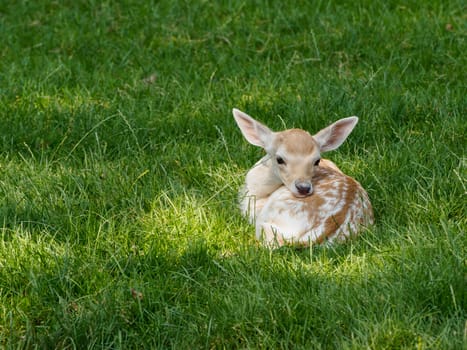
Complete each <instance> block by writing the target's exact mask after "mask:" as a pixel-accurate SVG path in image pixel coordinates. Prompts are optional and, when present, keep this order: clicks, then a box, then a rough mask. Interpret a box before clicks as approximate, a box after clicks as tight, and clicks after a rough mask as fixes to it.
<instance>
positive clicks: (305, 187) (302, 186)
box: [295, 182, 311, 196]
mask: <svg viewBox="0 0 467 350" xmlns="http://www.w3.org/2000/svg"><path fill="white" fill-rule="evenodd" d="M295 188H296V189H297V191H298V193H300V194H301V195H304V196H306V195H308V194H310V193H311V184H310V183H308V182H296V183H295Z"/></svg>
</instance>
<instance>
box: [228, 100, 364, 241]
mask: <svg viewBox="0 0 467 350" xmlns="http://www.w3.org/2000/svg"><path fill="white" fill-rule="evenodd" d="M233 115H234V118H235V121H236V122H237V125H238V127H239V128H240V130H241V131H242V134H243V136H244V137H245V138H246V139H247V141H248V142H250V143H251V144H253V145H255V146H259V147H262V148H263V149H264V150H265V151H266V153H267V155H266V156H265V157H263V158H262V159H261V160H259V161H258V162H257V163H256V164H255V165H254V166H253V168H251V169H250V171H249V172H248V173H247V175H246V183H245V185H244V186H243V188H242V190H241V191H240V209H241V211H242V213H243V215H245V216H247V217H248V218H249V219H250V221H251V222H256V238H257V239H259V240H263V241H264V243H265V244H266V245H268V246H282V245H284V244H299V245H308V244H310V243H323V242H329V243H331V242H334V241H341V240H344V239H345V238H346V237H348V236H350V235H352V234H357V233H358V231H359V229H360V228H361V226H362V225H363V226H365V225H369V224H372V223H373V210H372V207H371V203H370V200H369V198H368V195H367V193H366V192H365V190H364V189H363V188H362V186H361V185H360V184H359V183H358V182H357V181H355V180H354V179H352V178H351V177H349V176H347V175H345V174H344V173H343V172H342V171H340V170H339V168H338V167H337V166H336V165H335V164H334V163H333V162H331V161H330V160H327V159H321V153H323V152H327V151H332V150H334V149H336V148H338V147H339V146H340V145H341V144H342V143H343V142H344V141H345V139H346V138H347V136H348V135H349V134H350V133H351V132H352V130H353V128H354V127H355V125H356V124H357V122H358V118H357V117H349V118H344V119H341V120H338V121H337V122H335V123H334V124H331V125H329V126H328V127H326V128H324V129H323V130H321V131H319V132H318V133H317V134H315V135H313V136H311V135H310V134H309V133H308V132H306V131H304V130H301V129H290V130H285V131H281V132H273V131H271V130H270V129H269V128H268V127H266V126H265V125H263V124H261V123H259V122H258V121H256V120H254V119H253V118H251V117H250V116H249V115H247V114H245V113H243V112H241V111H239V110H238V109H234V110H233Z"/></svg>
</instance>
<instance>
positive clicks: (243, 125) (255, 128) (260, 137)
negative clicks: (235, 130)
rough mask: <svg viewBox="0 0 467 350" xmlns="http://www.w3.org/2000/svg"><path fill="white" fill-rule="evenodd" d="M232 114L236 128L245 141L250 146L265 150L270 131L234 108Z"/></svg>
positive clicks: (268, 141)
mask: <svg viewBox="0 0 467 350" xmlns="http://www.w3.org/2000/svg"><path fill="white" fill-rule="evenodd" d="M232 112H233V116H234V118H235V121H236V122H237V125H238V127H239V128H240V130H241V132H242V134H243V136H244V137H245V138H246V139H247V141H248V142H249V143H251V144H252V145H255V146H259V147H262V148H266V147H267V146H268V144H269V143H270V140H271V136H272V131H271V130H270V129H269V128H268V127H267V126H265V125H263V124H261V123H260V122H258V121H256V120H254V119H253V118H252V117H250V116H249V115H248V114H246V113H243V112H242V111H240V110H238V109H236V108H234V109H233V111H232Z"/></svg>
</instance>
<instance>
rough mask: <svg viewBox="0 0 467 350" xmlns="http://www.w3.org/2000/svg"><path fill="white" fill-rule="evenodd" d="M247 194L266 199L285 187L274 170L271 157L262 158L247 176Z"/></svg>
mask: <svg viewBox="0 0 467 350" xmlns="http://www.w3.org/2000/svg"><path fill="white" fill-rule="evenodd" d="M245 185H246V186H245V187H246V192H247V194H248V195H251V196H255V197H256V198H258V199H261V198H266V197H269V196H270V195H271V193H273V192H274V191H275V190H277V189H278V188H279V187H281V186H282V185H283V183H282V181H281V180H280V179H279V178H278V176H277V175H276V174H275V173H274V171H273V169H272V161H271V157H270V156H269V155H266V156H264V157H263V158H261V159H260V160H259V161H258V162H257V163H256V164H255V165H254V166H253V168H251V169H250V171H249V172H248V174H247V175H246V184H245Z"/></svg>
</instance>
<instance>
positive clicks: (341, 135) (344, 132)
mask: <svg viewBox="0 0 467 350" xmlns="http://www.w3.org/2000/svg"><path fill="white" fill-rule="evenodd" d="M357 122H358V118H357V117H348V118H344V119H340V120H338V121H337V122H335V123H333V124H331V125H329V126H328V127H326V128H324V129H322V130H321V131H319V132H318V133H317V134H316V135H314V136H313V137H314V139H315V141H316V142H318V145H319V147H320V151H321V152H326V151H332V150H335V149H336V148H338V147H339V146H340V145H342V143H343V142H344V141H345V139H346V138H347V136H349V135H350V133H351V132H352V130H353V128H354V127H355V125H357Z"/></svg>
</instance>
